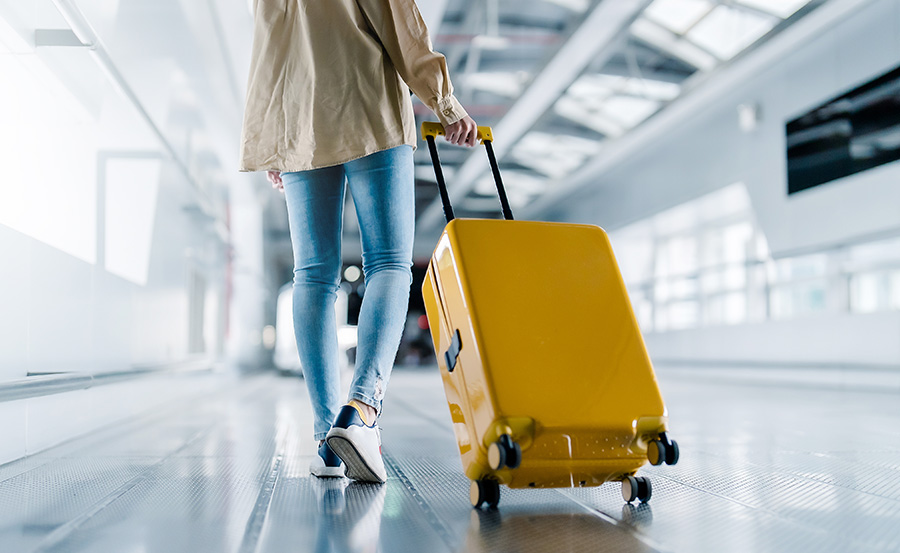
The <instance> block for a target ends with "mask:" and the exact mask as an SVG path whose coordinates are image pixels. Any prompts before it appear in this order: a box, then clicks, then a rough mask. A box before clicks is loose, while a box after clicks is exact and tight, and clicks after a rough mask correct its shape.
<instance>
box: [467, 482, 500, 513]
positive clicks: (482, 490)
mask: <svg viewBox="0 0 900 553" xmlns="http://www.w3.org/2000/svg"><path fill="white" fill-rule="evenodd" d="M469 501H470V502H471V503H472V507H475V508H476V509H480V508H481V506H482V505H487V506H488V507H496V506H497V504H499V503H500V484H499V483H498V482H497V481H495V480H472V483H471V484H470V486H469Z"/></svg>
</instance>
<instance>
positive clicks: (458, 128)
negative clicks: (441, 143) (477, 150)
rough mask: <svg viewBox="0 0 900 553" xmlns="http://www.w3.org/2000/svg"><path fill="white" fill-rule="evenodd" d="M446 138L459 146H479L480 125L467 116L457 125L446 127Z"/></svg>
mask: <svg viewBox="0 0 900 553" xmlns="http://www.w3.org/2000/svg"><path fill="white" fill-rule="evenodd" d="M444 133H445V134H444V138H446V139H447V142H450V143H451V144H456V145H457V146H468V147H469V148H471V147H472V146H476V145H477V144H478V125H476V124H475V121H474V120H472V118H471V117H469V116H468V115H466V116H465V117H463V118H462V119H460V120H459V121H457V122H456V123H452V124H450V125H447V126H446V127H444Z"/></svg>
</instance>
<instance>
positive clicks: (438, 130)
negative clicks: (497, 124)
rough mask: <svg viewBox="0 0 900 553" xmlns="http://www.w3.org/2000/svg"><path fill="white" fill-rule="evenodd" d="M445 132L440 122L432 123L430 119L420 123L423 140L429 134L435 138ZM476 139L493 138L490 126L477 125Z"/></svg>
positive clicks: (426, 138)
mask: <svg viewBox="0 0 900 553" xmlns="http://www.w3.org/2000/svg"><path fill="white" fill-rule="evenodd" d="M445 134H446V133H445V132H444V126H443V125H441V124H440V123H432V122H430V121H425V122H424V123H422V138H424V139H425V140H428V137H429V136H430V137H432V138H437V137H439V136H444V135H445ZM478 140H494V135H493V134H491V128H490V127H478Z"/></svg>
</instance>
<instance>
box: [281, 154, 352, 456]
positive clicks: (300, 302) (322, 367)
mask: <svg viewBox="0 0 900 553" xmlns="http://www.w3.org/2000/svg"><path fill="white" fill-rule="evenodd" d="M281 178H282V180H283V182H284V195H285V199H286V201H287V210H288V221H289V223H290V230H291V243H292V245H293V249H294V297H293V308H294V335H295V337H296V340H297V351H298V353H299V354H300V363H301V364H302V366H303V376H304V379H305V380H306V386H307V389H308V390H309V397H310V400H311V401H312V406H313V413H314V417H315V418H314V431H315V439H317V440H323V439H325V435H326V434H327V433H328V430H329V429H330V428H331V424H332V423H333V422H334V419H335V417H336V416H337V412H338V409H339V408H340V406H341V400H340V397H339V396H340V393H341V392H340V388H341V386H340V385H341V381H340V370H339V364H338V345H337V328H336V323H335V317H334V301H335V299H336V298H337V290H338V287H339V285H340V282H341V281H340V273H341V223H342V219H341V218H342V212H343V206H344V169H343V167H341V166H336V167H326V168H323V169H314V170H311V171H300V172H296V173H282V175H281Z"/></svg>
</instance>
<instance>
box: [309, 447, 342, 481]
mask: <svg viewBox="0 0 900 553" xmlns="http://www.w3.org/2000/svg"><path fill="white" fill-rule="evenodd" d="M309 473H310V474H312V475H313V476H318V477H319V478H340V477H342V476H344V463H343V462H342V461H341V458H340V457H338V456H337V455H335V454H334V451H332V450H331V448H330V447H328V443H327V442H322V445H320V446H319V454H318V455H316V456H315V457H313V460H312V462H311V463H310V464H309Z"/></svg>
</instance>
